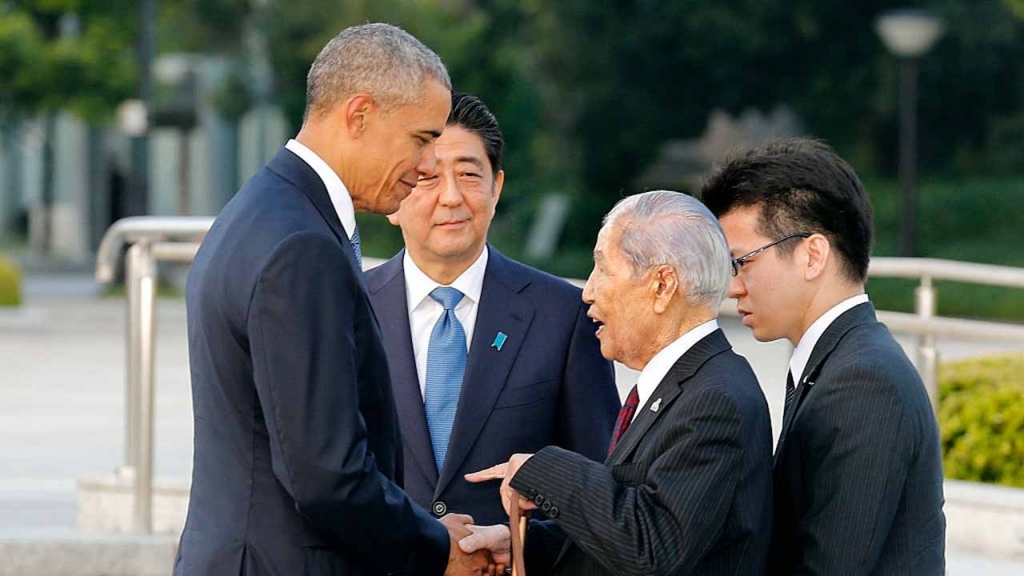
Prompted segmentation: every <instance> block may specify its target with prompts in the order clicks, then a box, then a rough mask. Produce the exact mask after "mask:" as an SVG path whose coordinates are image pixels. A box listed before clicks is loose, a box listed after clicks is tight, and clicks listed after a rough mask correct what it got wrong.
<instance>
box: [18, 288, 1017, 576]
mask: <svg viewBox="0 0 1024 576" xmlns="http://www.w3.org/2000/svg"><path fill="white" fill-rule="evenodd" d="M25 292H26V306H25V311H22V312H19V313H13V314H12V313H9V312H2V313H0V537H4V536H25V535H27V534H34V533H38V534H46V533H48V531H56V532H59V533H62V534H65V533H67V531H69V530H72V529H73V528H74V525H75V517H76V492H75V482H76V479H77V478H79V477H82V476H87V475H96V474H106V473H110V472H111V471H113V470H114V469H115V468H116V467H117V466H119V465H120V464H121V463H122V461H123V456H124V455H123V451H124V445H123V441H124V381H125V378H124V374H125V337H124V331H125V305H124V300H123V299H117V298H103V297H101V296H100V292H101V291H100V289H99V287H98V286H97V285H96V284H95V283H94V282H92V280H91V279H90V278H89V277H88V276H84V275H81V274H77V275H75V274H67V275H56V276H55V275H50V276H34V277H29V278H28V279H27V280H26V283H25ZM722 324H723V327H724V328H725V330H726V332H727V334H728V336H729V338H730V340H731V341H732V342H733V345H734V346H735V348H736V349H737V351H738V352H739V353H741V354H744V355H745V356H747V357H748V358H749V359H750V360H751V363H752V365H753V366H754V369H755V372H757V374H758V377H759V378H760V379H761V380H762V382H764V383H766V396H767V397H768V399H769V404H770V408H771V410H772V413H773V421H775V422H777V421H778V420H779V418H778V417H779V416H780V415H781V412H782V394H783V385H782V382H783V378H784V374H785V370H786V366H787V364H788V358H789V346H788V345H787V344H784V343H773V344H767V345H765V344H760V343H757V342H755V341H754V340H753V338H752V337H751V336H750V334H749V332H748V331H747V330H746V329H744V328H743V327H742V326H740V325H739V323H738V321H737V320H736V319H735V318H723V319H722ZM156 342H157V358H156V374H157V376H156V402H155V406H156V408H155V412H156V430H155V442H156V451H155V471H156V475H157V476H158V477H160V476H162V477H171V478H187V477H188V476H189V473H190V469H191V452H192V440H191V439H192V414H191V394H190V389H189V376H188V363H187V343H186V329H185V307H184V302H183V301H182V300H180V299H167V300H160V301H159V302H158V304H157V337H156ZM908 342H909V340H908ZM939 346H940V354H941V356H942V358H943V359H954V358H961V357H965V356H972V355H977V354H981V353H993V352H1000V351H1007V350H1010V349H1013V348H1012V347H1010V346H1004V345H991V344H978V343H967V342H962V341H952V340H941V341H940V342H939ZM1018 349H1019V348H1018ZM620 368H621V367H620ZM619 376H620V382H619V384H620V393H622V395H624V394H625V392H626V391H627V390H628V389H629V388H630V387H631V386H632V383H633V380H634V379H635V373H631V371H629V370H627V369H624V368H622V369H620V371H619ZM948 562H949V574H951V575H957V576H959V575H964V576H966V575H976V574H986V575H993V576H999V575H1009V574H1024V563H1014V562H1012V561H1009V560H1006V559H999V558H985V557H981V556H977V555H973V554H969V553H963V552H959V551H956V550H950V551H949V554H948Z"/></svg>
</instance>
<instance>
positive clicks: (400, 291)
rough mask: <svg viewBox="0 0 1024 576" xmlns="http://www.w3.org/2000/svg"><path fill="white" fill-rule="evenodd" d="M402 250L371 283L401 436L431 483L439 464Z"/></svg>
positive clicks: (435, 479) (434, 482)
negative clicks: (425, 405)
mask: <svg viewBox="0 0 1024 576" xmlns="http://www.w3.org/2000/svg"><path fill="white" fill-rule="evenodd" d="M404 255H405V251H404V250H403V251H401V252H399V253H398V255H396V256H394V257H393V258H391V259H390V260H388V261H387V262H385V263H384V264H381V267H380V268H381V269H380V274H379V275H375V276H374V281H373V282H372V283H371V285H370V286H369V290H370V293H371V294H373V295H374V300H375V302H376V303H377V306H375V308H376V309H377V317H378V319H379V320H380V323H381V326H382V328H383V329H382V330H381V332H382V338H383V340H384V345H385V349H386V350H388V353H389V356H388V364H389V367H390V369H391V385H392V388H393V389H394V392H395V406H396V407H397V408H398V413H399V414H401V415H402V416H401V419H400V420H401V427H402V438H403V440H404V441H405V442H406V443H407V444H408V446H409V449H410V451H411V453H412V455H413V459H414V460H415V461H416V463H417V464H418V465H419V467H420V469H422V470H423V474H424V476H426V478H427V479H428V480H429V481H430V483H431V485H436V484H437V464H436V463H435V461H434V449H433V448H432V447H431V445H430V432H429V430H428V428H427V417H426V413H425V412H424V408H423V394H422V393H421V392H420V383H419V378H418V375H417V373H416V356H415V354H414V352H413V349H412V333H411V330H410V328H409V307H408V302H407V300H406V293H405V271H404V269H403V268H402V258H403V256H404Z"/></svg>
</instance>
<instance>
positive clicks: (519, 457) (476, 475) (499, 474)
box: [466, 454, 537, 514]
mask: <svg viewBox="0 0 1024 576" xmlns="http://www.w3.org/2000/svg"><path fill="white" fill-rule="evenodd" d="M532 457H533V454H513V455H512V457H511V458H509V459H508V462H506V463H504V464H498V465H495V466H491V467H490V468H487V469H486V470H480V471H479V472H473V473H472V474H466V480H467V481H469V482H487V481H488V480H501V504H502V506H504V507H505V513H506V514H508V512H509V510H510V509H511V508H512V498H519V510H520V511H523V512H525V511H527V510H536V509H537V506H536V505H535V504H534V503H533V501H531V500H527V499H526V498H523V497H522V496H521V495H520V494H519V493H518V492H516V491H515V490H513V489H512V487H511V486H510V485H509V483H510V482H511V481H512V477H513V476H515V475H516V472H518V471H519V468H520V467H521V466H522V465H523V463H524V462H526V461H527V460H529V459H530V458H532Z"/></svg>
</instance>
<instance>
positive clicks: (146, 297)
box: [96, 216, 213, 533]
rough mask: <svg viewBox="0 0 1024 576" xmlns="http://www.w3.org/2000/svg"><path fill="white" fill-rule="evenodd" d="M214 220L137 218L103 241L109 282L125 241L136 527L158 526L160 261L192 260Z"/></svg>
mask: <svg viewBox="0 0 1024 576" xmlns="http://www.w3.org/2000/svg"><path fill="white" fill-rule="evenodd" d="M212 224H213V218H191V217H189V218H179V217H176V218H160V217H147V216H140V217H133V218H125V219H122V220H118V221H117V222H115V223H114V225H113V226H111V227H110V228H109V229H108V230H107V232H106V234H104V236H103V240H102V241H101V242H100V247H99V250H98V251H97V254H96V280H97V281H98V282H101V283H104V284H109V283H112V282H113V281H114V279H115V275H116V270H117V264H118V262H119V261H120V259H121V253H122V251H123V248H124V246H125V245H128V246H129V248H128V251H127V256H126V260H125V275H124V285H125V292H126V296H127V298H126V300H127V302H128V316H127V317H128V321H127V338H126V344H127V366H126V375H127V378H126V381H125V429H124V466H123V467H122V468H121V470H120V472H121V474H122V475H124V476H126V477H129V478H131V479H132V502H133V508H132V529H133V531H135V532H140V533H149V532H151V531H152V529H153V421H154V418H153V381H154V374H155V372H154V360H155V354H154V352H155V348H154V338H155V336H156V314H155V311H156V287H157V266H156V263H157V262H158V261H168V262H181V263H190V262H192V260H193V259H194V258H195V255H196V251H197V250H198V249H199V243H200V242H201V241H202V239H203V237H204V236H206V232H207V231H208V230H209V229H210V226H211V225H212Z"/></svg>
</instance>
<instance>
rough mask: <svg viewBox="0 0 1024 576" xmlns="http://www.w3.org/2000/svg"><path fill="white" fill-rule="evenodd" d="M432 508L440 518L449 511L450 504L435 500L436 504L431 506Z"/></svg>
mask: <svg viewBox="0 0 1024 576" xmlns="http://www.w3.org/2000/svg"><path fill="white" fill-rule="evenodd" d="M431 510H433V512H434V516H437V517H438V518H440V517H441V516H444V515H445V514H447V513H448V505H447V504H445V503H444V502H442V501H440V500H438V501H437V502H434V505H433V506H432V507H431Z"/></svg>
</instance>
